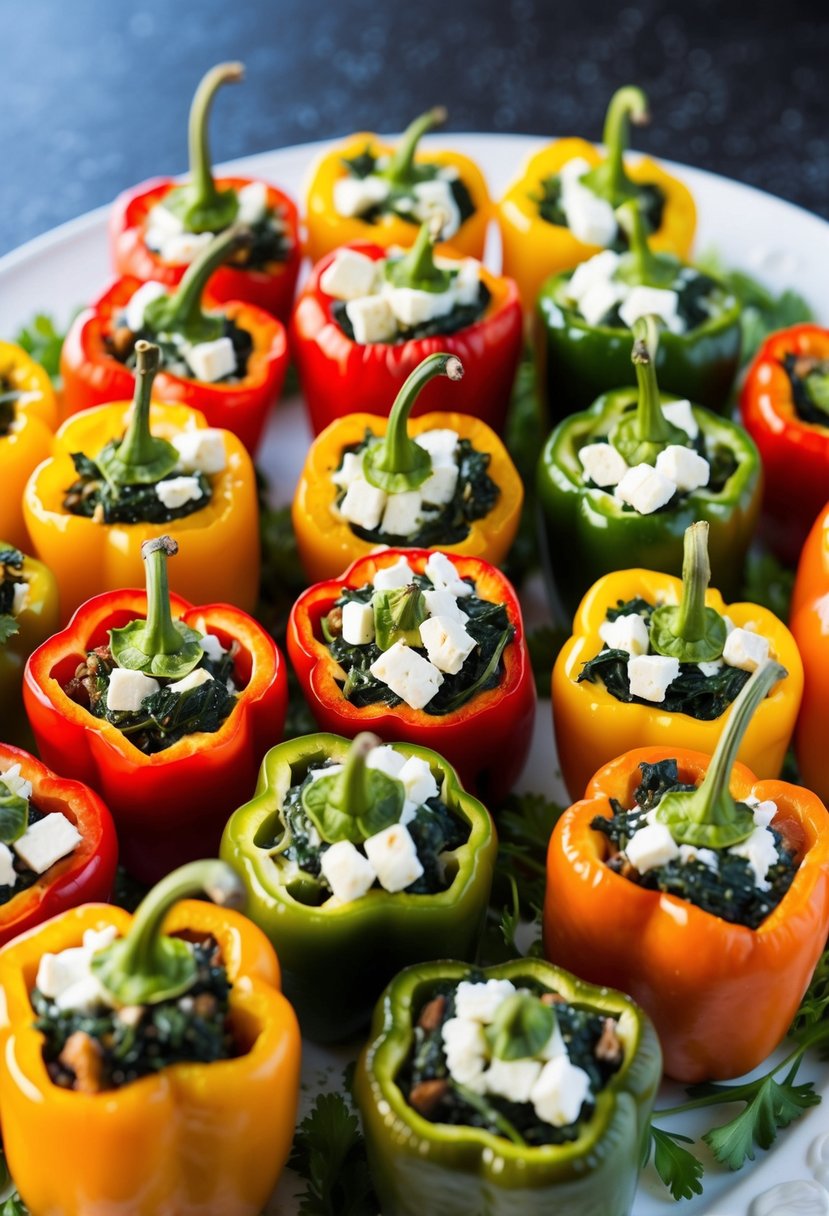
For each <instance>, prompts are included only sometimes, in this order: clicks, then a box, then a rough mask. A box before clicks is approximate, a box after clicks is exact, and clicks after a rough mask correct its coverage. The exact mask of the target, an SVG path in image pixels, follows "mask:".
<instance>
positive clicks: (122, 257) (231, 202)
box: [109, 63, 301, 321]
mask: <svg viewBox="0 0 829 1216" xmlns="http://www.w3.org/2000/svg"><path fill="white" fill-rule="evenodd" d="M243 76H244V68H243V66H242V64H241V63H220V64H218V65H217V66H216V67H214V68H211V69H210V71H209V72H207V74H206V75H205V76H204V77H203V78H202V81H201V83H200V84H199V87H198V89H197V90H196V94H195V96H194V98H193V104H192V107H191V109H190V126H189V145H190V174H189V180H187V181H186V182H184V183H183V184H181V183H179V182H177V181H175V180H174V179H173V178H166V177H165V178H154V179H153V180H151V181H147V182H142V183H141V185H140V186H136V187H135V188H133V189H131V190H126V191H124V193H123V194H121V195H119V196H118V198H117V199H116V200H115V202H114V204H113V207H112V214H111V215H110V221H109V243H110V254H111V257H112V264H113V268H114V270H115V272H116V274H119V275H129V276H130V277H131V278H134V279H138V280H139V281H140V282H142V283H150V282H153V283H162V284H163V285H164V286H165V287H168V288H169V287H175V286H176V284H177V283H180V282H181V279H182V278H183V276H184V274H185V272H186V270H187V267H188V266H189V265H190V263H191V262H192V261H193V260H194V259H195V258H196V257H197V256H198V255H199V254H200V253H201V252H202V250H203V249H204V248H205V246H206V245H208V244H209V243H210V241H211V239H212V238H213V237H214V236H215V235H216V233H219V232H223V231H224V230H225V229H226V228H229V227H230V226H231V225H232V224H235V223H237V222H238V223H242V224H246V225H248V226H249V227H250V228H251V229H252V230H253V239H252V241H251V242H250V243H249V244H247V245H246V246H244V247H243V248H240V249H238V250H237V251H236V253H235V255H234V257H233V260H232V261H231V262H230V263H229V264H228V265H222V266H219V267H217V268H215V270H214V273H213V274H212V276H211V279H210V295H211V297H212V298H213V299H214V300H217V301H224V300H244V301H245V302H246V303H248V304H252V305H255V306H256V307H257V308H262V309H264V310H265V311H266V312H269V313H271V315H272V316H275V317H279V318H280V320H282V321H287V319H288V314H289V313H290V311H291V304H292V303H293V298H294V289H295V287H296V279H297V274H298V272H299V264H300V259H301V249H300V241H299V219H298V215H297V209H296V205H295V204H294V203H293V202H292V200H291V199H290V198H288V195H287V194H285V193H283V191H282V190H278V189H277V188H276V186H272V185H271V184H270V183H269V182H264V181H260V180H259V179H256V178H249V177H237V176H233V177H221V178H218V179H216V178H214V177H213V170H212V166H211V161H210V147H209V143H208V136H207V120H208V118H209V115H210V109H211V106H212V104H213V99H214V97H215V95H216V92H217V90H218V89H220V88H221V86H222V85H223V84H228V83H234V82H236V81H239V80H242V78H243Z"/></svg>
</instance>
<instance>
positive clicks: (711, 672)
mask: <svg viewBox="0 0 829 1216" xmlns="http://www.w3.org/2000/svg"><path fill="white" fill-rule="evenodd" d="M722 666H723V661H722V659H712V660H711V662H710V663H697V667H698V668H699V669H700V671H701V672H702V674H703V675H704V676H706V677H707V676H715V675H716V674H717V672H718V671H721V670H722Z"/></svg>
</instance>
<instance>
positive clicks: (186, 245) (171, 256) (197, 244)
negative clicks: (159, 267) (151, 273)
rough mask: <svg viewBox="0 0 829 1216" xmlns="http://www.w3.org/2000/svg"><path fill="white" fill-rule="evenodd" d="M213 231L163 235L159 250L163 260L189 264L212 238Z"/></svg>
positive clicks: (183, 264)
mask: <svg viewBox="0 0 829 1216" xmlns="http://www.w3.org/2000/svg"><path fill="white" fill-rule="evenodd" d="M214 236H215V233H213V232H179V233H173V234H172V235H171V236H163V237H162V239H161V244H160V249H159V252H160V254H161V257H162V258H163V259H164V261H165V262H173V263H174V264H175V265H177V266H185V265H186V266H189V264H190V263H191V262H194V261H195V260H196V258H197V257H198V256H199V254H200V253H202V252H203V251H204V250H205V249H206V248H207V246H208V245H209V244H210V242H211V241H212V240H213V237H214Z"/></svg>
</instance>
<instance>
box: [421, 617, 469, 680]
mask: <svg viewBox="0 0 829 1216" xmlns="http://www.w3.org/2000/svg"><path fill="white" fill-rule="evenodd" d="M420 640H421V641H422V643H423V645H424V646H425V647H426V653H427V654H428V656H429V661H430V662H431V663H434V665H435V667H437V669H438V671H445V672H447V674H448V675H453V676H454V675H457V674H458V672H459V671H460V669H461V668H462V667H463V665H464V662H465V661H466V659H467V658H468V657H469V655H470V654H471V653H472V651H473V650H474V649H475V647H476V646H477V645H478V643H477V642H476V641H475V639H474V638H473V637H471V636H470V634H468V633H467V632H466V629H465V628H464V626H463V624H462V623H461V622H460V621H459V620H457V618H456V617H452V616H430V617H427V618H426V620H425V621H424V622H423V624H422V625H421V626H420Z"/></svg>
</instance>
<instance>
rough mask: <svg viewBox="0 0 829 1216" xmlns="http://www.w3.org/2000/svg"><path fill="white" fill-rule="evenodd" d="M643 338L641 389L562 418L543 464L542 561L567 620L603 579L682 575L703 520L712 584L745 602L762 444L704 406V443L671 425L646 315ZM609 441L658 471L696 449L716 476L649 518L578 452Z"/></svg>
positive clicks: (699, 410)
mask: <svg viewBox="0 0 829 1216" xmlns="http://www.w3.org/2000/svg"><path fill="white" fill-rule="evenodd" d="M634 332H635V334H637V335H638V337H637V340H636V342H635V344H634V354H633V361H634V366H635V368H636V375H637V379H638V388H637V389H630V388H622V389H615V390H613V391H611V392H607V393H604V394H603V395H602V396H601V397H599V398H598V400H597V401H595V402H594V403H593V405H591V406H590V408H589V409H587V410H584V411H583V412H581V413H578V414H573V415H572V416H571V417H569V418H566V419H565V420H564V421H563V422H560V423H559V424H558V426H557V427H556V428H555V429H554V430H553V432H552V434H551V435H550V437H549V439H548V440H547V442H546V444H545V445H544V449H543V451H542V453H541V458H540V460H539V464H538V472H537V487H538V497H539V521H540V527H541V532H542V546H541V547H542V557H543V559H544V562H545V565H546V570H547V574H548V575H549V576H550V579H551V582H552V584H553V586H554V590H555V593H556V595H557V597H558V599H559V601H560V605H561V607H562V608H563V610H564V613H565V615H566V616H567V617H568V618H569V617H572V614H573V613H574V612H575V610H576V608H577V607H578V604H579V601H580V600H581V598H582V596H583V595H584V594H585V592H586V591H587V590H588V589H589V588H590V587H591V586H592V585H593V583H594V582H595V581H596V580H597V579H598V578H600V577H601V576H602V575H603V574H609V573H610V572H611V571H614V570H625V569H628V568H637V567H644V568H646V569H649V570H660V571H662V572H664V573H665V574H673V575H677V576H679V575H680V574H681V572H682V561H683V548H684V536H685V531H686V529H687V528H689V527H690V525H691V524H692V523H694V522H695V521H696V520H707V521H708V524H709V525H710V526H709V533H708V549H709V556H710V561H711V572H712V584H713V585H714V586H715V587H716V588H717V589H718V590H720V591H721V592H722V593H723V595H724V597H725V598H726V600H729V599H732V600H733V599H736V598H739V595H738V593H739V590H740V586H741V580H742V571H743V565H744V562H745V557H746V553H747V551H748V547H749V545H750V543H751V539H752V536H753V534H754V530H755V525H756V521H757V516H758V512H759V508H760V498H761V491H762V468H761V462H760V455H759V452H758V451H757V448H756V446H755V444H754V441H753V440H752V439H751V437H750V436H749V435H748V434H747V433H746V432H745V431H744V430H743V429H742V427H740V426H738V425H737V423H734V422H731V421H729V420H728V419H726V418H720V417H718V416H717V415H716V414H713V413H711V411H710V410H707V409H704V408H703V407H702V406H697V405H694V406H693V407H692V412H693V418H694V420H695V422H696V425H697V427H698V428H699V435H698V437H697V439H696V440H695V441H692V440H691V439H690V438H689V436H688V435H687V434H686V433H685V432H684V431H678V428H677V427H676V426H674V425H672V424H671V423H669V422H668V420H667V418H666V416H665V415H664V414H663V412H662V406H663V405H666V404H668V403H669V402H671V401H674V400H677V398H676V397H675V396H673V395H671V394H665V393H660V392H659V389H658V386H657V383H656V374H655V368H654V358H653V355H654V348H655V337H654V330H653V326H652V325H651V324H650V322H649V320H648V319H643V320H642V321H637V322H636V325H635V327H634ZM646 335H649V336H648V337H646ZM603 442H609V443H610V445H611V447H614V448H616V450H619V449H621V454H622V455H623V456H624V458H625V460H626V461H627V463H628V465H634V464H639V463H644V464H649V465H653V464H654V463H655V462H656V460H657V457H658V456H659V454H660V452H662V451H663V450H664V449H665V448H666V447H668V446H670V445H680V446H686V447H688V448H693V449H694V450H696V451H698V452H699V454H702V455H704V456H705V457H706V459H708V461H709V463H710V466H711V477H712V480H711V482H710V483H709V485H707V486H703V487H701V488H698V489H694V490H691V491H690V492H687V493H682V494H678V495H675V496H674V498H673V499H672V500H671V501H669V502H668V503H667V504H666V505H665V506H662V507H660V508H659V509H658V510H655V511H653V512H651V513H650V514H640V513H639V512H638V511H635V510H633V509H631V508H630V507H629V506H626V505H625V504H623V503H622V502H621V501H620V500H619V499H618V498H617V497H616V496H615V494H614V486H613V485H611V486H609V487H607V488H605V489H602V488H601V487H599V486H597V485H595V484H594V483H593V482H591V481H590V480H589V478H588V477H587V474H586V472H585V470H584V468H583V467H582V462H581V460H580V459H579V452H580V450H581V449H582V448H583V447H585V446H586V445H588V444H593V443H603ZM695 444H696V446H695ZM732 462H733V467H731V471H730V472H728V468H729V466H730V465H731V464H732ZM718 470H719V471H718Z"/></svg>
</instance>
